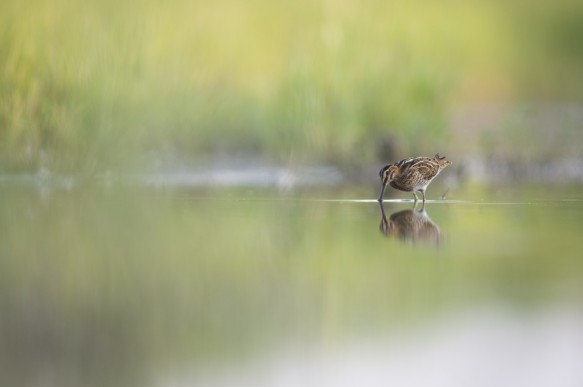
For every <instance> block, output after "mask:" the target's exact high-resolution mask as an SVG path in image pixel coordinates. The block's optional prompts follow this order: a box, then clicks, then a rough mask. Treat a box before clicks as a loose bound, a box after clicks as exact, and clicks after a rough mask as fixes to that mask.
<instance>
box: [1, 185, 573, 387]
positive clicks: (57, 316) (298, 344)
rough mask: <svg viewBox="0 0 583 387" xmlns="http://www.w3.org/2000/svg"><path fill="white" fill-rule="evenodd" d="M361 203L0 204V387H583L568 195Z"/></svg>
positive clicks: (227, 199) (158, 200) (161, 192)
mask: <svg viewBox="0 0 583 387" xmlns="http://www.w3.org/2000/svg"><path fill="white" fill-rule="evenodd" d="M376 188H377V187H372V188H371V191H370V192H369V191H366V190H364V191H363V190H362V189H351V188H346V189H334V190H332V189H325V190H319V191H318V190H314V191H308V190H306V191H302V192H295V193H289V192H288V193H283V194H282V193H279V192H276V191H270V190H259V191H257V190H253V191H246V190H226V189H225V190H196V191H189V190H181V189H174V188H173V189H155V188H151V187H150V188H145V187H135V186H134V187H128V186H123V187H122V186H113V187H104V186H99V185H97V186H90V187H68V188H58V189H54V190H52V191H50V192H46V191H44V190H39V189H37V187H35V186H33V185H27V184H3V185H0V344H1V345H0V357H1V361H0V385H2V386H9V385H19V386H81V385H82V386H156V387H174V386H387V385H391V386H468V385H472V386H491V385H496V386H522V385H524V386H557V385H560V386H580V385H583V367H581V366H580V365H581V364H580V359H582V358H583V254H582V253H581V247H580V242H581V235H582V232H583V196H582V195H581V194H580V192H581V191H580V190H578V189H566V188H565V189H563V190H561V189H558V190H557V189H555V190H554V191H552V192H551V191H550V190H549V189H548V188H546V187H543V188H541V189H537V188H532V187H529V188H521V187H518V188H514V189H507V190H504V189H499V190H493V189H489V190H488V189H466V190H465V191H460V192H457V193H456V195H455V196H456V197H455V200H453V199H454V198H452V200H436V201H430V202H428V203H427V204H426V205H425V206H424V207H423V206H420V205H417V206H414V205H413V203H412V202H410V201H401V200H389V201H388V202H386V203H385V204H384V205H383V207H382V208H381V207H380V206H379V204H378V203H377V202H376V201H374V200H368V199H372V198H374V197H375V195H376ZM397 196H400V197H407V195H397ZM429 197H431V195H429ZM362 199H366V200H362Z"/></svg>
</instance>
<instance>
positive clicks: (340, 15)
mask: <svg viewBox="0 0 583 387" xmlns="http://www.w3.org/2000/svg"><path fill="white" fill-rule="evenodd" d="M525 14H526V15H529V16H528V17H527V16H524V15H525ZM581 20H583V11H582V7H580V6H579V5H578V4H577V3H571V2H570V1H567V0H563V1H560V2H555V3H553V4H552V5H551V4H547V2H542V1H539V2H534V3H532V4H529V5H528V6H526V5H524V4H523V3H521V2H510V3H488V2H472V3H466V2H458V1H445V2H440V3H438V4H437V3H436V4H433V3H431V2H426V1H416V2H406V3H403V2H386V1H376V0H370V1H366V2H364V3H363V2H355V1H350V0H338V1H331V0H330V1H319V2H311V1H306V0H302V1H298V2H293V4H292V3H290V4H283V3H273V2H270V1H267V0H251V1H246V2H233V1H228V0H217V1H212V2H211V1H201V2H190V1H185V0H173V1H170V2H165V3H160V2H158V1H154V0H143V1H130V0H122V1H115V2H114V1H111V0H107V1H89V2H75V1H71V0H25V1H15V0H7V1H3V2H2V4H0V69H1V72H0V168H1V169H2V170H4V171H18V170H29V171H30V170H33V171H34V170H37V169H38V168H41V167H49V168H51V169H52V168H55V169H64V170H85V171H100V170H105V169H111V168H123V167H134V166H136V165H138V166H140V165H142V166H143V165H144V163H152V162H155V161H157V160H158V161H159V160H162V161H164V160H165V159H166V158H169V157H171V158H177V159H183V160H200V159H203V158H206V157H211V156H216V155H219V156H222V157H224V156H228V155H230V154H233V153H250V154H258V155H262V156H263V157H267V158H271V159H273V160H276V161H278V162H285V163H293V162H302V161H309V162H322V161H327V162H330V161H332V162H337V163H348V164H364V163H369V162H371V161H375V159H376V157H377V151H378V149H377V148H378V146H379V145H378V144H382V143H385V142H386V141H389V142H391V141H392V142H395V141H396V142H397V145H398V149H399V150H400V151H401V152H400V153H410V152H414V153H415V152H429V153H432V152H433V151H434V149H436V148H442V147H445V146H446V145H447V144H448V141H449V140H450V138H451V136H452V133H451V131H450V129H449V121H450V118H451V117H450V113H451V107H452V105H454V104H466V103H471V102H472V101H476V100H478V101H481V100H492V99H495V100H501V101H509V100H513V99H527V100H528V99H531V98H534V99H539V98H543V99H547V98H548V99H557V98H559V99H561V98H563V99H564V98H567V99H577V98H580V97H581V96H582V95H583V88H581V87H580V86H581V81H582V79H583V75H581V72H580V71H579V69H580V68H581V65H582V64H583V63H582V62H583V48H582V47H581V45H580V44H578V42H579V41H580V40H581V39H579V37H580V36H582V35H583V30H582V28H581V25H582V23H581Z"/></svg>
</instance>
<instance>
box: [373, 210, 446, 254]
mask: <svg viewBox="0 0 583 387" xmlns="http://www.w3.org/2000/svg"><path fill="white" fill-rule="evenodd" d="M379 208H380V210H381V223H380V225H379V230H380V231H381V233H383V234H384V235H385V236H386V237H387V238H397V239H399V240H401V241H403V242H405V243H412V244H415V243H427V244H430V245H433V246H435V247H439V244H440V242H441V239H442V235H441V230H440V229H439V227H438V226H437V225H436V224H435V223H434V222H433V221H432V220H431V218H429V215H428V214H427V211H426V210H425V203H422V204H419V208H418V207H417V203H415V204H414V205H413V208H412V209H408V210H401V211H397V212H393V213H392V214H391V215H390V216H389V217H388V218H387V216H386V214H385V208H384V204H383V203H382V202H381V203H379Z"/></svg>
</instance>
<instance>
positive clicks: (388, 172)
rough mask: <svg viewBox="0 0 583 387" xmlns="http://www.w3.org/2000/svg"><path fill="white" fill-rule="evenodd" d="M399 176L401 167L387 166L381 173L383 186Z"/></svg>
mask: <svg viewBox="0 0 583 387" xmlns="http://www.w3.org/2000/svg"><path fill="white" fill-rule="evenodd" d="M398 174H399V167H397V166H396V165H393V164H389V165H385V166H384V167H383V168H382V169H381V170H380V172H379V176H380V178H381V182H382V183H383V186H385V185H387V184H389V183H390V182H391V181H392V180H393V179H395V177H397V175H398Z"/></svg>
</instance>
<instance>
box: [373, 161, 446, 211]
mask: <svg viewBox="0 0 583 387" xmlns="http://www.w3.org/2000/svg"><path fill="white" fill-rule="evenodd" d="M451 164H452V163H451V161H448V160H445V157H440V156H439V153H438V154H436V155H435V156H433V158H429V157H411V158H408V159H403V160H400V161H397V162H396V163H394V164H388V165H385V166H384V167H383V168H382V169H381V170H380V172H379V175H380V177H381V183H382V187H381V193H380V195H379V199H378V201H379V202H382V201H383V194H384V192H385V188H386V187H387V185H390V186H391V187H393V188H396V189H398V190H401V191H405V192H413V196H415V201H417V200H419V198H418V197H417V192H421V195H423V202H425V190H426V189H427V186H428V185H429V183H431V180H433V179H434V178H435V176H437V175H438V174H439V172H441V171H442V170H443V169H444V168H446V167H448V166H450V165H451Z"/></svg>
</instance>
